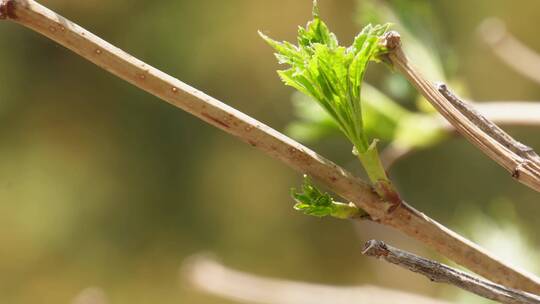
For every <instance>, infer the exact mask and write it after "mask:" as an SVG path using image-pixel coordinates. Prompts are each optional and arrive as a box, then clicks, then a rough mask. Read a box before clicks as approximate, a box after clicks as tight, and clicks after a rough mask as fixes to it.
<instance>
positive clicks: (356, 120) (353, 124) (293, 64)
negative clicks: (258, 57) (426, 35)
mask: <svg viewBox="0 0 540 304" xmlns="http://www.w3.org/2000/svg"><path fill="white" fill-rule="evenodd" d="M388 27H389V25H375V26H372V25H368V26H366V27H365V28H364V29H363V30H362V31H361V32H360V34H358V36H357V37H356V38H355V39H354V42H353V44H352V45H351V46H350V47H343V46H339V44H338V39H337V37H336V35H335V34H334V33H332V32H331V31H330V30H329V29H328V26H327V25H326V24H325V23H324V22H323V21H322V20H321V19H320V17H319V9H318V6H317V2H316V1H314V3H313V20H311V21H310V22H309V23H308V24H307V26H306V27H305V28H302V27H300V28H299V29H298V39H297V40H298V45H297V46H295V45H292V44H291V43H288V42H278V41H275V40H273V39H271V38H269V37H267V36H266V35H264V34H262V33H260V35H261V37H262V38H263V39H264V40H265V41H266V42H267V43H268V44H269V45H270V46H271V47H272V48H274V50H275V51H276V57H277V58H278V61H279V63H282V64H286V65H288V66H289V68H288V69H286V70H282V71H279V72H278V74H279V76H280V78H281V79H282V80H283V82H284V83H285V84H286V85H288V86H291V87H294V88H295V89H297V90H298V91H300V92H302V93H303V94H305V95H307V96H310V97H311V98H313V99H314V100H315V101H316V102H317V103H318V104H319V105H320V106H321V107H322V108H323V109H324V110H325V111H326V113H328V115H329V116H330V117H332V119H333V120H334V121H335V122H336V124H337V125H338V127H339V129H340V130H341V131H342V132H343V133H344V134H345V136H347V138H348V139H349V140H350V141H351V142H352V143H353V145H354V146H355V147H356V148H357V149H358V151H366V150H367V149H368V147H369V140H368V138H367V136H366V134H365V132H364V124H363V117H362V106H361V98H360V96H361V87H362V80H363V77H364V75H365V71H366V68H367V66H368V64H369V62H370V61H373V60H378V56H380V55H381V54H382V53H384V52H385V51H386V50H385V49H384V47H382V46H381V45H380V44H379V40H380V36H381V35H383V34H384V33H385V32H386V31H387V30H388Z"/></svg>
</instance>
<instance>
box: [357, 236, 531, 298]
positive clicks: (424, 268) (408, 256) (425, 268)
mask: <svg viewBox="0 0 540 304" xmlns="http://www.w3.org/2000/svg"><path fill="white" fill-rule="evenodd" d="M362 253H363V254H364V255H367V256H372V257H377V258H382V259H384V260H385V261H387V262H390V263H392V264H396V265H398V266H400V267H403V268H405V269H408V270H410V271H413V272H417V273H420V274H422V275H424V276H426V277H428V278H429V279H430V280H431V281H433V282H438V283H446V284H451V285H454V286H456V287H459V288H461V289H463V290H466V291H468V292H472V293H474V294H476V295H479V296H481V297H484V298H487V299H490V300H494V301H498V302H500V303H504V304H518V303H521V304H540V297H539V296H537V295H534V294H531V293H527V292H523V291H520V290H515V289H511V288H506V287H504V286H502V285H498V284H495V283H492V282H489V281H486V280H482V279H480V278H478V277H474V276H471V275H469V274H467V273H465V272H463V271H460V270H457V269H454V268H451V267H449V266H446V265H443V264H440V263H438V262H435V261H432V260H428V259H425V258H422V257H419V256H417V255H414V254H412V253H409V252H406V251H403V250H400V249H397V248H394V247H392V246H389V245H386V244H385V243H384V242H382V241H375V240H371V241H368V242H367V243H366V245H365V248H364V250H363V251H362Z"/></svg>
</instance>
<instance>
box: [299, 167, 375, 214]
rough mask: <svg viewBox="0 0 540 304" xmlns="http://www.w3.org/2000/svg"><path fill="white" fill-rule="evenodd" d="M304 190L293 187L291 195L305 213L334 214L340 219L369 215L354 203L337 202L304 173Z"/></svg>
mask: <svg viewBox="0 0 540 304" xmlns="http://www.w3.org/2000/svg"><path fill="white" fill-rule="evenodd" d="M302 191H303V192H297V191H296V189H291V195H292V197H293V198H294V200H295V201H296V204H295V205H294V209H296V210H298V211H302V212H303V213H304V214H307V215H311V216H316V217H325V216H332V217H335V218H339V219H349V218H355V217H362V216H367V213H366V212H365V211H363V210H361V209H359V208H358V207H356V205H354V204H353V203H349V204H344V203H340V202H336V201H335V200H334V199H333V198H332V197H330V195H329V194H328V193H323V192H321V191H320V190H319V189H317V188H316V187H315V186H314V185H313V184H312V183H311V179H310V178H309V177H308V176H306V175H304V184H303V185H302Z"/></svg>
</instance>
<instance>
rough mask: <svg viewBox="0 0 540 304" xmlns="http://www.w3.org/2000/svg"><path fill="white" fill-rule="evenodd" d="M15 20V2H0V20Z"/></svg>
mask: <svg viewBox="0 0 540 304" xmlns="http://www.w3.org/2000/svg"><path fill="white" fill-rule="evenodd" d="M8 18H10V19H16V18H17V16H16V15H15V1H13V0H0V19H8Z"/></svg>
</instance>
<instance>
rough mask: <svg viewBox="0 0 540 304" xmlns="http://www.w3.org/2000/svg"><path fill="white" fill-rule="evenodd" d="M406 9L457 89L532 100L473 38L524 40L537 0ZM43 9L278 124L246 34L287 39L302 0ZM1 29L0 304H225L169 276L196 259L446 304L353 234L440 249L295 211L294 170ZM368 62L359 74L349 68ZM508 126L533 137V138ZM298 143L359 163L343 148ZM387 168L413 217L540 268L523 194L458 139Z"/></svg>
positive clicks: (532, 88) (343, 22)
mask: <svg viewBox="0 0 540 304" xmlns="http://www.w3.org/2000/svg"><path fill="white" fill-rule="evenodd" d="M320 2H321V14H322V17H323V18H324V19H325V20H326V21H327V23H328V24H329V26H330V27H331V28H332V30H333V31H335V32H336V33H337V34H338V37H341V40H342V41H344V42H345V43H349V42H350V41H351V40H352V37H354V35H355V34H356V32H357V31H358V30H359V26H358V24H357V23H355V21H354V20H355V12H356V2H355V1H352V0H346V1H345V0H343V1H324V0H322V1H320ZM411 2H415V3H416V2H424V1H411ZM424 3H425V4H424V5H425V7H426V14H427V15H426V19H425V20H418V22H419V23H420V24H422V22H425V23H424V25H425V26H426V32H427V33H428V34H429V33H430V32H431V31H430V27H429V26H430V23H429V22H431V21H430V20H432V19H436V20H437V22H438V24H439V27H438V28H437V31H433V35H434V36H435V37H434V38H435V39H434V40H435V41H439V42H440V43H439V44H438V45H439V46H440V47H441V48H442V47H448V48H451V50H452V56H450V55H449V56H448V60H452V61H453V62H454V63H453V64H452V66H453V67H454V69H455V71H456V72H455V73H456V74H457V75H459V77H460V78H461V79H462V80H463V82H464V83H465V84H466V85H467V87H468V91H469V93H470V94H469V96H470V97H473V98H474V99H476V100H507V99H510V100H516V99H525V100H538V99H540V87H539V86H538V85H537V84H535V83H533V82H531V81H528V80H526V79H524V78H523V77H522V76H520V75H519V74H516V73H515V72H513V71H512V70H510V69H509V68H507V67H506V66H505V65H504V64H502V63H501V62H500V61H498V60H497V59H496V58H495V57H494V56H493V54H492V53H491V52H490V51H489V50H488V49H487V48H486V47H485V45H483V44H482V43H481V42H480V41H479V39H478V37H477V35H476V33H475V28H476V27H477V26H478V24H479V23H480V22H481V21H482V20H483V19H484V18H486V17H490V16H497V17H500V18H502V19H503V20H504V21H506V22H507V25H508V27H509V29H510V30H511V31H512V32H513V33H514V34H515V35H516V36H517V37H518V38H519V39H521V40H522V41H524V42H525V43H526V44H527V45H529V46H530V47H531V48H533V49H536V50H539V51H540V40H539V39H538V38H537V34H538V33H537V20H539V19H540V3H538V2H537V1H533V0H528V1H520V2H519V5H517V4H516V2H515V1H492V0H482V1H465V0H459V1H433V2H424ZM42 4H44V5H47V6H48V7H50V8H52V9H54V10H56V11H57V12H59V13H61V14H62V15H64V16H65V17H67V18H68V19H70V20H73V21H75V22H77V23H78V24H80V25H82V26H83V27H85V28H87V29H88V30H90V31H92V32H93V33H95V34H97V35H99V36H101V37H102V38H104V39H106V40H108V41H109V42H111V43H113V44H115V45H116V46H118V47H120V48H122V49H124V50H126V51H128V52H129V53H130V54H132V55H134V56H136V57H138V58H140V59H142V60H143V61H145V62H148V63H150V64H152V65H153V66H155V67H157V68H160V69H162V70H163V71H165V72H167V73H170V74H172V75H174V76H175V77H178V78H179V79H181V80H182V81H184V82H186V83H188V84H190V85H193V86H194V87H196V88H198V89H200V90H202V91H204V92H206V93H208V94H210V95H212V96H214V97H216V98H218V99H220V100H222V101H224V102H226V103H227V104H229V105H231V106H233V107H235V108H237V109H239V110H241V111H243V112H245V113H247V114H249V115H251V116H253V117H255V118H257V119H258V120H260V121H262V122H264V123H266V124H268V125H270V126H272V127H274V128H276V129H277V130H283V129H284V128H285V126H286V125H287V123H288V122H290V121H291V120H292V119H293V118H294V115H293V113H292V106H291V103H290V97H291V93H292V90H291V89H289V88H287V87H285V86H283V85H282V84H281V83H280V81H279V79H278V77H277V76H276V74H275V70H276V69H277V68H278V66H277V64H276V63H275V59H274V58H273V56H272V54H271V53H272V52H271V50H270V49H269V48H268V46H267V45H265V43H264V42H263V41H262V40H261V39H260V38H259V37H258V35H257V30H259V29H261V30H264V31H265V32H266V33H268V34H270V35H271V36H272V37H276V38H279V39H284V40H294V38H295V34H296V33H295V30H296V27H297V26H298V25H303V24H305V22H306V21H307V20H308V19H309V18H310V13H311V1H308V0H303V1H284V0H275V1H258V0H255V1H254V0H229V1H217V0H204V1H180V0H176V1H173V0H162V1H157V2H154V1H135V0H134V1H126V0H117V1H102V0H89V1H66V0H63V1H62V0H50V1H43V2H42ZM399 9H406V7H405V8H403V7H400V8H399ZM0 37H1V42H0V46H1V47H0V223H1V224H0V302H2V303H70V302H71V301H72V299H73V298H74V297H76V295H77V294H79V292H80V291H81V290H83V289H85V288H88V287H92V286H95V287H99V288H100V289H102V290H103V291H104V292H105V293H106V295H107V297H108V299H109V302H110V303H234V302H230V301H228V300H224V299H221V298H218V297H214V296H211V295H207V294H204V293H202V292H200V291H197V290H196V289H195V288H194V287H193V286H192V285H190V284H189V282H187V280H186V278H185V276H182V275H181V274H182V272H181V271H180V269H181V267H182V265H183V262H184V260H185V259H186V258H188V257H190V256H192V255H194V254H198V253H201V252H211V253H213V254H214V255H215V256H217V257H219V259H220V260H221V261H222V262H223V263H224V264H226V265H228V266H230V267H233V268H235V269H240V270H242V271H246V272H249V273H254V274H258V275H262V276H268V277H275V278H286V279H291V280H300V281H307V282H316V283H325V284H336V285H360V284H378V285H382V286H386V287H392V288H397V289H403V290H408V291H413V292H418V293H422V294H427V295H431V296H435V297H449V298H452V297H454V298H455V297H457V295H456V291H455V289H453V288H445V287H442V286H437V285H433V284H431V283H430V282H429V281H427V280H425V279H424V278H421V277H418V276H417V275H414V274H411V273H408V272H405V271H401V270H399V269H396V268H394V267H392V266H388V265H383V264H382V263H379V262H377V261H372V260H369V259H368V258H365V257H362V256H361V254H360V249H361V247H362V244H363V242H364V241H365V240H367V239H370V238H380V239H383V240H386V241H388V242H389V243H391V244H393V245H396V246H399V247H402V248H405V249H409V250H413V251H415V252H417V253H420V254H423V255H426V256H431V257H434V258H440V257H438V256H436V255H434V253H433V252H431V251H429V250H428V249H426V248H425V247H423V246H421V245H419V244H418V243H416V242H415V241H413V240H411V239H408V238H406V237H404V236H402V235H401V234H399V233H397V232H395V231H392V230H389V229H388V228H384V227H380V226H377V225H372V224H361V225H352V224H351V223H350V222H347V221H339V220H333V219H316V218H311V217H307V216H303V215H301V214H299V213H297V212H295V211H294V210H293V209H292V201H291V199H290V197H289V188H290V187H291V186H294V185H298V184H299V183H300V182H301V175H300V174H298V173H296V172H294V171H293V170H291V169H289V168H288V167H286V166H285V165H283V164H282V163H280V162H278V161H276V160H274V159H271V158H270V157H268V156H266V155H263V154H261V153H260V152H258V151H257V150H255V149H254V148H252V147H250V146H248V145H245V144H243V143H241V142H240V141H238V140H237V139H235V138H232V137H231V136H229V135H226V134H225V133H223V132H222V131H219V130H217V129H215V128H213V127H211V126H209V125H207V124H205V123H204V122H202V121H200V120H198V119H196V118H194V117H192V116H191V115H189V114H187V113H184V112H183V111H181V110H179V109H176V108H174V107H173V106H171V105H169V104H166V103H163V102H161V101H160V100H158V99H156V98H155V97H153V96H151V95H149V94H146V93H144V92H142V91H140V90H139V89H137V88H135V87H133V86H131V85H129V84H127V83H125V82H124V81H122V80H119V79H117V78H116V77H114V76H112V75H110V74H108V73H107V72H105V71H103V70H101V69H99V68H97V67H96V66H94V65H92V64H90V63H88V62H86V61H85V60H83V59H81V58H80V57H78V56H77V55H75V54H73V53H71V52H70V51H67V50H66V49H64V48H63V47H61V46H58V45H56V44H55V43H53V42H52V41H50V40H48V39H46V38H44V37H42V36H40V35H38V34H36V33H33V32H31V31H29V30H27V29H25V28H22V27H21V26H19V25H16V24H13V23H10V22H1V23H0ZM404 43H405V44H406V41H405V42H404ZM434 51H435V50H434ZM437 52H440V53H441V54H446V53H448V52H449V51H448V50H446V49H444V50H438V51H437ZM444 60H447V59H446V58H443V61H444ZM417 64H418V65H420V66H421V63H417ZM385 73H386V74H387V73H390V72H389V71H388V70H385V69H381V68H375V69H374V71H373V72H372V74H373V75H368V79H369V78H370V77H373V78H375V79H379V78H381V75H385ZM368 74H369V73H368ZM383 90H384V87H383ZM509 131H510V132H511V133H512V134H513V135H516V137H518V138H519V139H521V140H523V141H524V142H526V143H528V144H530V145H531V146H533V147H537V148H540V137H539V136H538V131H539V130H538V129H534V128H511V129H509ZM310 146H311V148H314V149H315V150H317V151H319V152H320V153H321V154H323V155H324V156H326V157H328V158H330V159H333V160H335V161H336V162H337V163H339V164H341V165H343V166H345V167H347V168H348V169H350V170H352V171H354V172H357V173H359V174H360V169H359V168H358V165H357V163H355V162H354V159H353V157H352V156H351V155H350V147H349V145H348V144H347V143H346V142H345V141H342V140H334V139H333V140H328V141H323V142H320V143H318V144H311V145H310ZM391 175H392V177H393V178H394V179H395V181H396V184H397V186H398V187H399V189H400V191H402V193H403V196H404V197H405V198H406V200H407V201H409V202H411V204H412V205H414V206H415V207H417V208H418V209H420V210H421V211H423V212H425V213H426V214H428V215H430V216H432V217H433V218H435V219H436V220H438V221H440V222H442V223H444V224H445V225H447V226H449V227H451V228H452V229H455V230H457V231H459V232H461V233H463V234H465V235H467V236H468V237H471V238H473V239H475V240H476V241H478V242H480V243H484V245H485V246H487V247H491V248H494V250H496V251H495V252H497V253H498V254H500V255H505V254H508V256H511V257H512V260H513V261H512V262H514V263H516V264H521V266H522V267H524V268H526V269H527V270H529V271H532V272H535V271H536V273H540V272H539V271H540V268H539V267H540V263H539V262H538V254H537V251H538V248H540V235H539V234H538V233H537V231H538V229H540V224H539V221H538V220H537V217H538V215H539V214H540V202H539V201H540V200H539V199H540V195H539V194H538V193H535V192H533V191H532V190H529V189H528V188H526V187H524V186H522V185H520V184H518V183H515V182H514V181H512V179H511V178H510V177H509V176H508V174H507V173H505V172H504V170H503V169H501V168H500V167H498V166H497V165H496V164H494V163H493V162H491V161H490V160H488V159H487V158H486V157H484V155H482V154H481V153H480V152H479V151H477V150H476V148H474V147H472V146H471V145H470V144H468V143H467V142H465V141H464V140H462V139H460V138H457V137H456V138H452V139H451V140H449V141H446V142H444V143H443V144H441V145H438V146H437V147H435V148H432V149H428V150H426V151H422V152H418V153H415V154H413V155H412V156H411V157H409V158H407V159H404V160H403V161H401V162H400V163H398V164H397V165H396V166H395V167H394V168H393V170H392V172H391ZM482 229H484V230H482ZM516 244H517V245H516ZM516 248H517V249H516ZM508 256H507V257H508ZM474 299H475V300H478V299H477V298H474ZM351 302H352V301H351ZM469 303H470V302H469ZM478 303H479V302H478Z"/></svg>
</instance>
